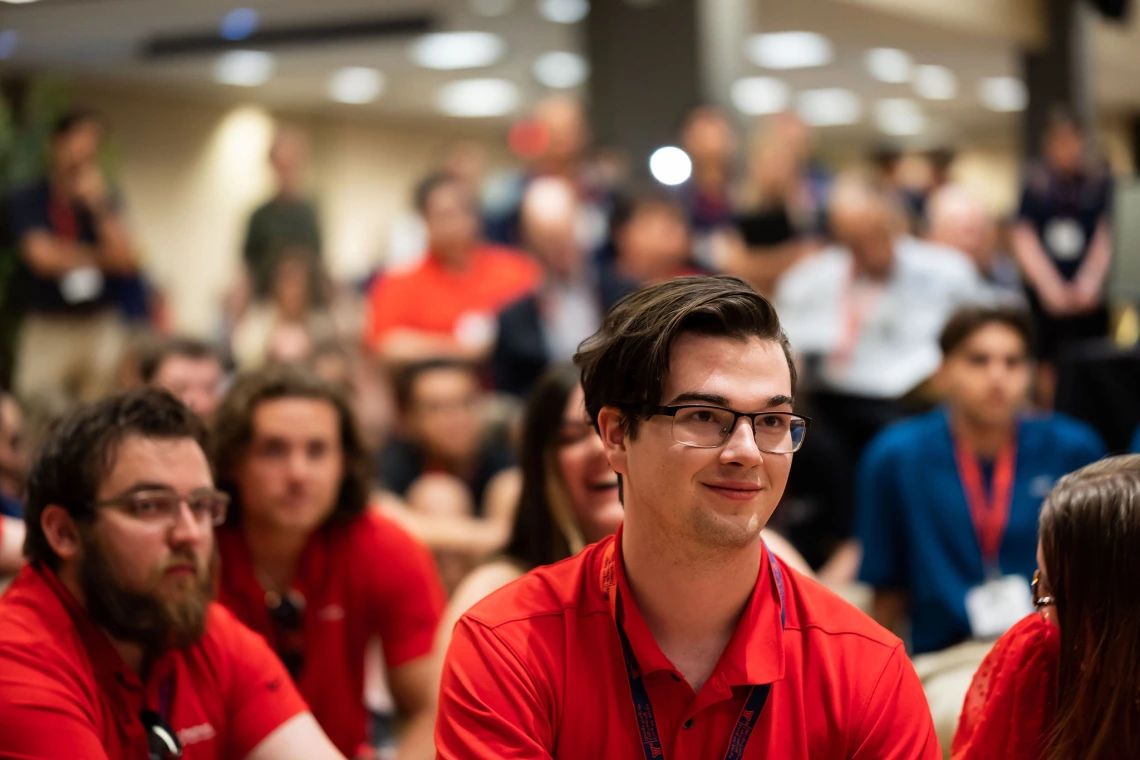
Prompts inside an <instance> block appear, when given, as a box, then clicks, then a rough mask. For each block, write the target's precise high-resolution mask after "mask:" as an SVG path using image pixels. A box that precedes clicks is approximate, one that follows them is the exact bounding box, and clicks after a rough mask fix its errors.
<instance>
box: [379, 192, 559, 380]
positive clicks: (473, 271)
mask: <svg viewBox="0 0 1140 760" xmlns="http://www.w3.org/2000/svg"><path fill="white" fill-rule="evenodd" d="M416 208H417V209H418V210H419V212H420V214H421V215H422V216H423V218H424V222H425V223H426V225H427V228H428V243H429V250H428V254H427V256H426V258H425V259H424V260H423V261H422V262H421V263H420V264H419V265H418V266H416V267H415V268H413V269H411V270H409V271H404V272H392V273H388V274H381V275H380V276H379V278H378V279H377V280H376V282H375V283H374V284H373V286H372V289H371V292H370V293H369V297H368V301H369V303H368V310H369V314H368V317H367V322H366V325H365V328H364V343H365V345H367V346H368V347H369V348H370V349H371V350H372V351H373V352H374V353H375V354H376V355H377V356H379V357H380V358H381V359H384V360H385V361H387V362H390V363H395V364H405V363H409V362H416V361H422V360H425V359H433V358H440V357H452V358H461V359H466V360H470V361H480V360H482V359H485V358H486V356H487V354H488V352H489V351H490V349H491V346H492V343H493V342H494V338H495V335H494V327H495V317H496V314H497V312H498V311H499V309H501V308H502V307H503V306H504V305H506V304H508V303H510V302H511V301H513V300H515V299H517V298H519V297H521V296H522V295H523V294H524V293H528V292H530V291H532V290H533V289H534V288H536V287H537V286H538V284H539V282H540V280H541V270H540V268H539V266H538V264H537V263H536V262H534V261H533V260H531V259H530V258H528V257H527V256H525V255H523V254H522V253H520V252H517V251H514V250H510V249H507V248H502V247H499V246H495V245H490V244H488V243H486V242H484V241H483V240H482V239H481V238H480V235H479V217H478V210H477V208H476V199H475V196H474V193H473V191H472V189H471V188H470V187H469V186H468V184H467V183H466V182H465V181H464V180H462V179H460V178H459V177H456V176H454V175H451V174H442V173H439V174H433V175H431V176H429V177H428V178H426V179H425V180H424V181H423V182H421V183H420V185H419V187H418V188H417V189H416Z"/></svg>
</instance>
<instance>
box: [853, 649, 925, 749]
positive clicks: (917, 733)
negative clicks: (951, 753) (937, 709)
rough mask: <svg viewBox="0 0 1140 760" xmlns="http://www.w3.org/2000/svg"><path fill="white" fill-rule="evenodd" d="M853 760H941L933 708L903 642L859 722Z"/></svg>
mask: <svg viewBox="0 0 1140 760" xmlns="http://www.w3.org/2000/svg"><path fill="white" fill-rule="evenodd" d="M858 735H859V737H860V738H861V743H860V744H859V745H858V748H857V749H856V750H855V754H854V755H852V756H851V760H939V759H940V758H941V757H942V750H941V748H940V747H939V745H938V736H937V735H936V734H935V732H934V722H933V720H932V719H931V717H930V707H929V706H928V705H927V703H926V695H925V694H924V693H923V691H922V684H921V683H920V682H919V680H918V674H916V673H915V672H914V666H913V665H911V664H910V660H908V659H907V657H906V653H905V652H904V651H903V646H902V643H901V642H900V643H899V644H898V646H896V647H895V649H894V652H892V653H891V656H890V658H888V659H887V663H886V665H885V666H884V667H883V671H882V672H881V673H880V674H879V679H878V681H877V682H876V684H875V688H874V690H873V691H872V692H871V697H870V699H869V700H868V702H867V709H866V710H865V711H864V713H863V719H862V721H860V723H859V734H858Z"/></svg>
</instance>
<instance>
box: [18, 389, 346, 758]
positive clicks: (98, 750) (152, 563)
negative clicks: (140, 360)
mask: <svg viewBox="0 0 1140 760" xmlns="http://www.w3.org/2000/svg"><path fill="white" fill-rule="evenodd" d="M202 438H203V431H202V428H201V424H200V423H199V422H198V420H197V419H196V417H195V416H194V415H193V413H192V412H191V411H190V410H189V409H187V408H186V407H185V406H183V405H182V404H181V403H180V402H178V401H177V400H176V399H174V397H172V396H170V395H169V394H167V393H165V392H162V391H155V390H142V391H137V392H134V393H130V394H127V395H124V396H117V397H113V398H110V399H108V400H105V401H103V402H100V403H99V404H96V405H93V406H88V407H83V408H81V409H79V410H78V411H76V412H74V413H73V414H72V415H70V416H69V417H67V418H65V419H64V420H63V421H62V422H61V423H60V425H59V426H58V427H57V428H56V430H55V432H54V433H53V435H52V436H51V438H50V439H49V441H48V442H47V444H46V446H45V447H44V449H43V450H42V452H41V453H40V454H39V456H38V458H37V460H36V462H35V464H34V465H33V467H32V470H31V475H30V478H29V483H28V492H27V539H26V543H25V553H26V555H27V557H28V559H29V564H28V566H27V567H25V568H24V569H23V570H22V571H21V573H20V575H19V577H18V578H17V579H16V581H15V582H14V583H13V584H12V586H11V588H9V589H8V591H7V593H6V594H5V595H4V597H3V598H2V599H0V757H20V758H25V757H26V758H32V757H34V758H41V759H43V760H55V759H57V758H58V760H64V759H65V758H67V759H70V758H74V757H82V758H85V760H86V759H92V760H118V759H119V758H128V757H129V758H140V757H150V758H152V759H156V760H167V759H169V758H177V757H184V758H187V759H188V760H190V759H193V760H206V759H207V758H217V759H219V760H221V759H223V758H225V759H228V758H247V759H248V760H308V759H309V758H328V759H329V760H331V759H333V758H341V757H342V756H341V754H340V753H339V752H337V751H336V749H335V748H334V747H333V745H332V744H331V743H330V742H329V740H328V738H327V737H326V736H325V735H324V733H323V732H322V731H321V729H320V727H319V726H318V725H317V723H316V721H315V720H314V719H313V716H312V715H311V714H310V713H309V712H308V708H307V707H306V706H305V703H304V701H303V700H302V699H301V697H300V696H299V695H298V694H297V691H296V689H294V687H293V685H292V684H291V683H290V681H289V678H288V675H287V673H286V672H285V669H284V668H283V667H282V666H281V663H280V662H279V661H278V660H277V658H276V657H275V656H274V654H273V652H272V650H270V649H269V647H267V646H266V645H265V642H264V641H263V640H262V639H261V637H259V636H256V635H254V634H253V633H251V632H250V631H249V630H248V629H246V628H245V626H243V625H241V624H240V623H238V622H237V621H236V620H235V619H234V618H233V616H232V615H231V614H230V613H228V612H227V611H226V610H225V609H223V608H222V607H221V606H219V605H216V604H213V603H212V602H211V596H212V590H213V587H214V583H215V578H214V573H213V571H214V568H215V565H216V562H215V560H216V554H215V545H214V527H215V526H216V525H218V524H219V523H220V522H221V521H222V520H223V519H224V518H225V515H226V507H227V504H228V502H229V499H228V497H227V496H226V495H225V494H223V493H221V492H220V491H218V490H216V489H215V487H214V481H213V478H212V477H211V474H210V466H209V463H208V462H207V460H206V455H205V453H204V452H203V450H202V447H201V440H202Z"/></svg>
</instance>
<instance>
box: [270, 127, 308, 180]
mask: <svg viewBox="0 0 1140 760" xmlns="http://www.w3.org/2000/svg"><path fill="white" fill-rule="evenodd" d="M308 159H309V144H308V141H307V140H306V139H305V136H304V135H303V134H302V133H300V132H294V131H291V130H286V131H283V132H281V133H280V134H278V135H277V138H276V139H275V140H274V142H273V148H272V149H271V150H270V152H269V165H270V167H272V169H273V173H274V174H275V175H276V176H277V186H278V189H279V190H281V191H283V192H286V193H296V192H297V191H298V190H300V188H301V185H302V183H303V181H304V175H305V165H306V163H308Z"/></svg>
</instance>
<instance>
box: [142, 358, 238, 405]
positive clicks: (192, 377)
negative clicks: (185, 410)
mask: <svg viewBox="0 0 1140 760" xmlns="http://www.w3.org/2000/svg"><path fill="white" fill-rule="evenodd" d="M153 383H154V385H156V386H157V387H159V388H165V389H166V390H168V391H170V392H171V393H173V394H174V395H175V396H177V397H178V399H179V400H180V401H182V403H183V404H186V406H188V407H190V409H191V410H193V412H194V414H197V415H198V416H199V417H202V418H204V419H210V418H211V417H213V415H214V410H215V409H217V408H218V404H219V403H220V402H221V390H222V365H221V363H220V362H219V361H218V360H217V359H215V358H213V357H205V358H195V357H191V356H177V355H174V356H169V357H167V358H166V359H165V360H164V361H163V362H162V364H161V365H160V366H159V368H158V371H157V372H156V373H155V374H154V381H153Z"/></svg>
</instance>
